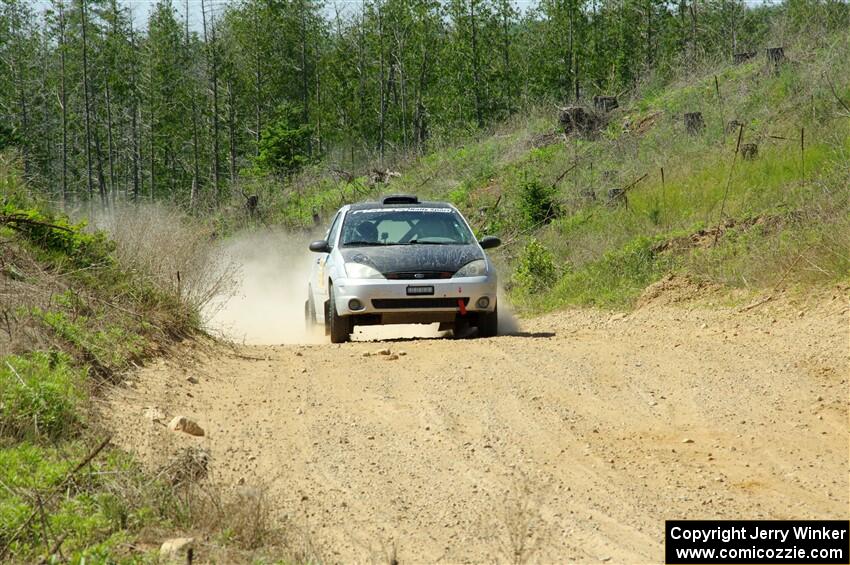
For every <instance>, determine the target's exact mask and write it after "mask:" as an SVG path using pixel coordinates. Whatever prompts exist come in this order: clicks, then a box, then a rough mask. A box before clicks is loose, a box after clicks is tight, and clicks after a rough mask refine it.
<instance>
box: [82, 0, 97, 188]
mask: <svg viewBox="0 0 850 565" xmlns="http://www.w3.org/2000/svg"><path fill="white" fill-rule="evenodd" d="M86 1H87V0H79V3H80V21H81V25H82V34H83V95H84V96H83V100H84V102H83V103H84V104H85V112H84V113H85V130H86V186H87V187H88V193H89V203H91V200H92V199H93V198H94V184H93V183H92V158H91V114H90V106H89V63H88V42H87V41H86Z"/></svg>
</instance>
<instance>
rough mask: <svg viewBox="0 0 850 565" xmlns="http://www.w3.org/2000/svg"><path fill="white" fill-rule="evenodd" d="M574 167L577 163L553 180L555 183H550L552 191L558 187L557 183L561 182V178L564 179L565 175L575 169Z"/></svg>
mask: <svg viewBox="0 0 850 565" xmlns="http://www.w3.org/2000/svg"><path fill="white" fill-rule="evenodd" d="M576 167H578V163H575V164H573V166H572V167H569V168H568V169H567V170H566V171H564V172H563V173H561V174H560V175H558V178H556V179H555V182H553V183H552V188H553V189H554V188H555V187H556V186H558V183H559V182H561V180H563V178H564V177H565V176H567V174H568V173H569V172H570V171H572V170H573V169H575V168H576Z"/></svg>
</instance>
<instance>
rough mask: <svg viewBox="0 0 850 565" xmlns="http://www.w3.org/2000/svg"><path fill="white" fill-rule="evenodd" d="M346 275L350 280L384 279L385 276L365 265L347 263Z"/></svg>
mask: <svg viewBox="0 0 850 565" xmlns="http://www.w3.org/2000/svg"><path fill="white" fill-rule="evenodd" d="M345 274H346V275H348V278H350V279H382V278H384V275H382V274H381V273H379V272H378V271H377V270H376V269H373V268H372V267H370V266H369V265H364V264H363V263H346V264H345Z"/></svg>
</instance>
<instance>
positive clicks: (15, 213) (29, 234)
mask: <svg viewBox="0 0 850 565" xmlns="http://www.w3.org/2000/svg"><path fill="white" fill-rule="evenodd" d="M2 223H6V224H7V225H9V226H11V227H12V228H13V229H14V230H15V231H17V232H18V233H20V234H22V235H23V236H24V237H26V238H27V239H28V240H29V241H30V242H31V243H33V244H34V245H36V246H38V247H39V248H40V249H42V250H43V251H45V252H47V253H48V254H51V255H52V256H53V257H54V258H57V257H61V258H64V259H67V260H69V261H71V263H72V264H74V265H76V266H78V267H90V266H91V265H93V264H103V265H110V264H112V262H113V259H112V257H111V255H110V254H111V253H112V251H113V250H114V248H115V245H114V244H113V243H112V242H111V241H109V240H108V239H107V238H106V235H105V234H104V233H102V232H95V233H87V232H85V231H84V229H85V223H80V224H77V225H73V224H71V223H70V222H69V221H68V220H67V218H62V217H56V216H53V215H51V214H47V213H45V212H43V211H41V210H39V209H35V208H20V207H18V206H16V205H14V204H11V203H6V204H4V205H3V206H2V207H1V208H0V224H2Z"/></svg>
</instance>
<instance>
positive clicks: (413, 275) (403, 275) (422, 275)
mask: <svg viewBox="0 0 850 565" xmlns="http://www.w3.org/2000/svg"><path fill="white" fill-rule="evenodd" d="M452 275H454V273H452V272H451V271H399V272H396V273H384V276H385V277H386V278H388V279H393V280H412V281H413V280H424V279H450V278H452Z"/></svg>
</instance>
